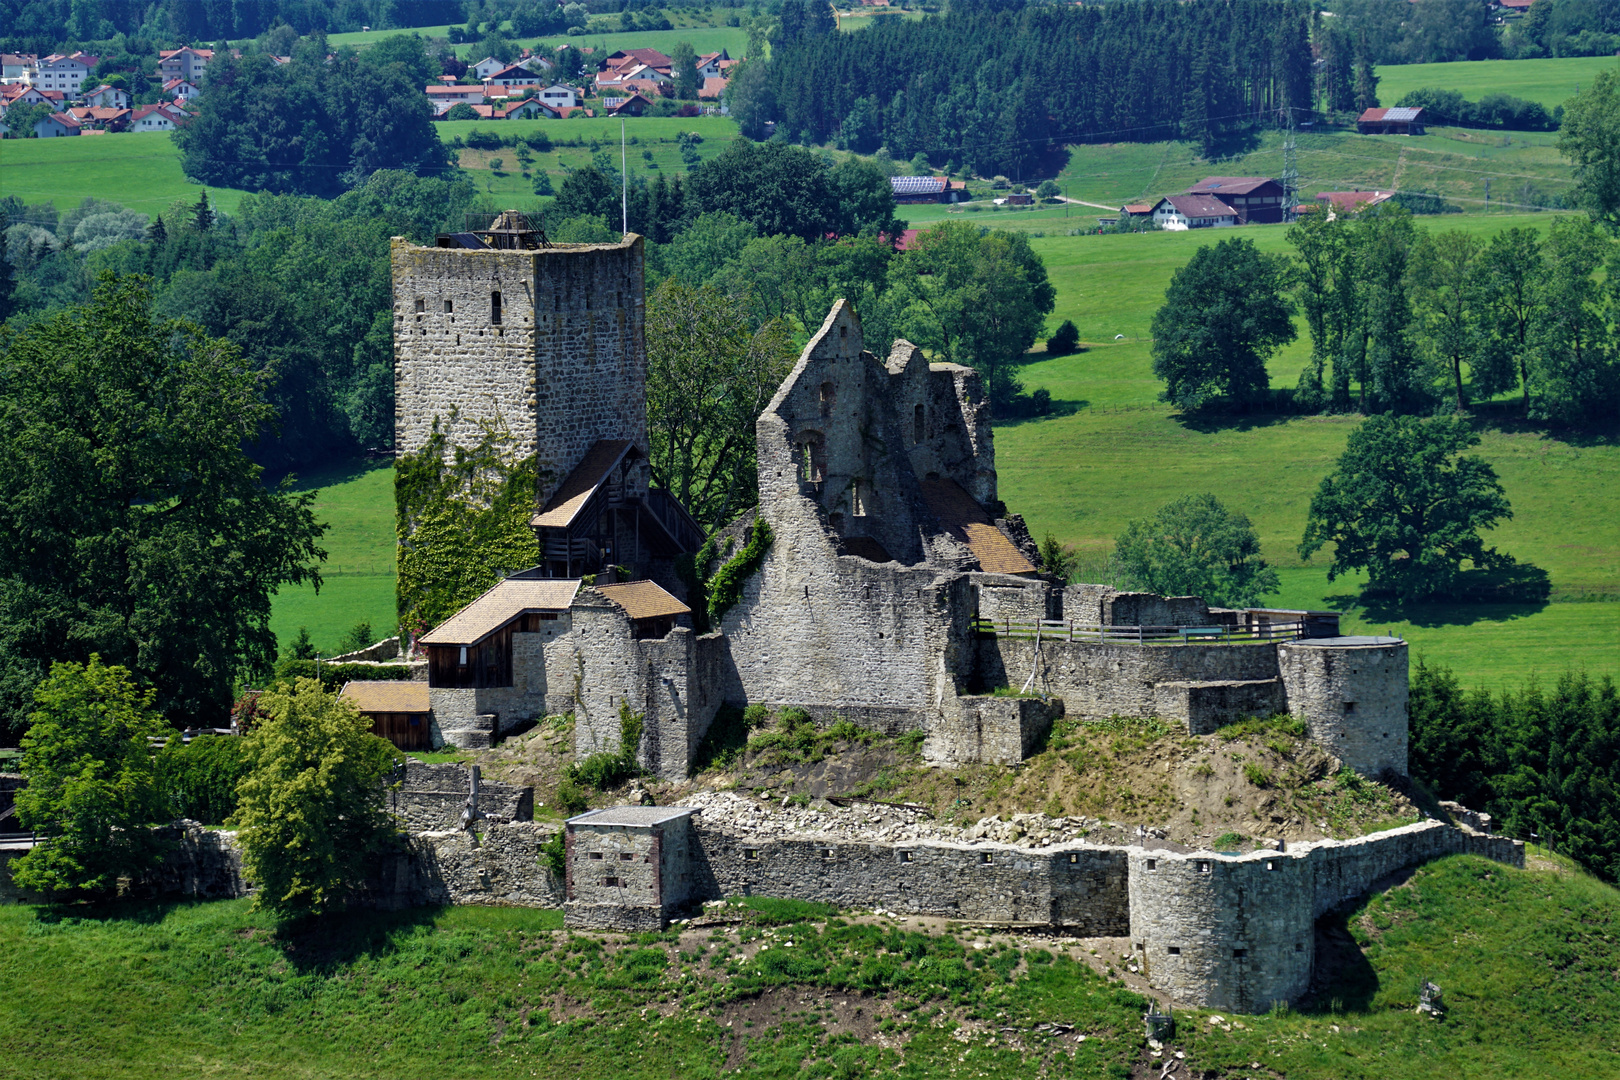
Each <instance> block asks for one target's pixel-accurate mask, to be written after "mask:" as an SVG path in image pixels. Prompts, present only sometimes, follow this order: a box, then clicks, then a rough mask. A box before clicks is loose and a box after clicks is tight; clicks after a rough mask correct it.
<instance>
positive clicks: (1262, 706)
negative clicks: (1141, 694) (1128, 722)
mask: <svg viewBox="0 0 1620 1080" xmlns="http://www.w3.org/2000/svg"><path fill="white" fill-rule="evenodd" d="M1153 701H1154V712H1155V713H1156V715H1157V716H1158V717H1159V719H1161V720H1168V721H1172V722H1175V723H1181V724H1185V725H1186V727H1187V732H1188V734H1190V735H1211V734H1214V732H1215V730H1216V729H1217V728H1219V727H1221V726H1222V725H1225V724H1231V723H1236V722H1237V721H1239V720H1243V719H1246V718H1248V717H1251V716H1275V715H1276V714H1277V713H1281V712H1286V711H1287V702H1286V700H1285V698H1284V696H1283V685H1282V680H1281V679H1252V680H1248V681H1241V680H1231V681H1226V682H1164V683H1159V684H1158V685H1157V686H1155V687H1154V688H1153Z"/></svg>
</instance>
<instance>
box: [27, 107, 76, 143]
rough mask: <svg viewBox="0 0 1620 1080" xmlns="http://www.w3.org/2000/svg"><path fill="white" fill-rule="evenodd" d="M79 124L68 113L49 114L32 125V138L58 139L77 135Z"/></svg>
mask: <svg viewBox="0 0 1620 1080" xmlns="http://www.w3.org/2000/svg"><path fill="white" fill-rule="evenodd" d="M79 128H80V124H79V121H78V120H77V119H75V118H74V117H73V116H72V115H70V114H68V113H51V115H49V116H47V117H45V118H44V119H43V120H41V121H39V122H38V123H36V124H35V125H34V136H35V137H36V138H40V139H59V138H62V137H63V136H66V135H77V134H79Z"/></svg>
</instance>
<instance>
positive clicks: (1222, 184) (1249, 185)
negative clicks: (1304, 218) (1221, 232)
mask: <svg viewBox="0 0 1620 1080" xmlns="http://www.w3.org/2000/svg"><path fill="white" fill-rule="evenodd" d="M1187 194H1189V195H1208V196H1211V197H1213V198H1216V199H1219V200H1220V201H1221V202H1223V203H1225V204H1226V205H1227V206H1228V207H1230V208H1231V211H1232V214H1233V216H1234V217H1236V218H1237V223H1238V224H1239V225H1275V224H1277V223H1278V222H1280V221H1282V220H1283V216H1284V214H1283V203H1284V201H1285V200H1284V193H1283V189H1282V185H1281V184H1279V183H1277V181H1275V180H1272V179H1270V178H1269V177H1265V176H1208V177H1205V178H1204V179H1203V180H1201V181H1199V182H1198V183H1196V184H1194V185H1193V186H1192V187H1190V188H1188V189H1187Z"/></svg>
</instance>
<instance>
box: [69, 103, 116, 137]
mask: <svg viewBox="0 0 1620 1080" xmlns="http://www.w3.org/2000/svg"><path fill="white" fill-rule="evenodd" d="M68 115H69V116H71V117H73V119H75V120H77V121H78V122H79V127H80V129H81V130H83V131H123V130H124V129H125V128H126V127H128V126H129V117H130V111H129V110H128V109H116V108H111V107H108V106H101V105H87V106H80V107H79V108H76V109H69V110H68Z"/></svg>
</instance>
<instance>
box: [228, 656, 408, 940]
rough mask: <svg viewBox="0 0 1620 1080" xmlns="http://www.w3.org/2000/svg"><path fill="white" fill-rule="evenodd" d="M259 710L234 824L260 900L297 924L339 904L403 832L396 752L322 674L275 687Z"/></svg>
mask: <svg viewBox="0 0 1620 1080" xmlns="http://www.w3.org/2000/svg"><path fill="white" fill-rule="evenodd" d="M259 711H260V714H261V719H260V720H259V722H258V724H257V725H256V726H255V727H254V729H253V731H251V732H250V733H249V734H248V736H247V746H246V757H247V762H248V773H247V775H246V776H245V777H244V778H243V779H242V781H241V783H240V784H239V785H238V786H237V807H236V812H235V813H234V814H232V815H231V818H230V821H229V824H230V826H231V827H232V828H234V829H236V830H237V841H238V842H239V843H240V844H241V846H242V867H243V869H244V870H245V871H246V873H247V876H248V879H249V880H250V881H252V882H253V883H254V885H256V886H257V887H258V892H257V893H256V894H255V896H254V906H256V907H259V908H264V909H268V910H270V911H273V912H275V913H276V914H277V915H279V916H281V917H282V918H285V919H289V920H295V919H299V918H303V917H306V916H310V915H318V914H320V913H322V912H324V911H330V910H334V909H337V908H339V907H341V906H343V905H344V904H345V903H346V902H347V901H348V900H349V899H351V898H352V897H353V896H354V895H355V894H356V893H357V892H358V891H359V890H360V889H361V888H362V887H363V886H364V884H365V880H366V873H367V870H368V868H369V865H370V862H371V859H372V858H373V857H374V856H375V855H376V854H377V853H378V852H379V851H382V850H384V849H386V847H387V846H388V844H389V843H390V842H391V841H392V839H393V838H394V837H395V836H396V835H397V827H396V826H395V824H394V822H393V820H392V819H391V818H390V817H389V815H388V813H387V810H386V809H385V807H384V804H383V794H384V784H385V781H386V779H387V777H388V774H389V771H390V769H391V768H392V767H393V764H394V761H395V760H396V759H397V757H398V753H397V751H395V749H394V748H393V746H392V745H390V744H389V743H388V742H387V741H386V740H383V739H379V738H378V737H377V736H375V735H372V734H371V732H370V729H371V722H370V721H369V720H368V719H366V718H365V717H363V716H361V715H360V713H359V712H357V711H356V710H355V707H354V705H353V704H352V703H350V702H348V701H344V700H342V699H340V698H338V697H337V696H336V695H334V694H330V693H327V692H326V691H324V690H322V689H321V685H320V683H318V682H316V681H315V680H314V679H299V680H298V681H297V683H296V684H295V686H294V688H293V689H292V690H291V691H281V690H272V691H267V692H266V693H265V694H263V695H262V696H261V697H260V698H259Z"/></svg>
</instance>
